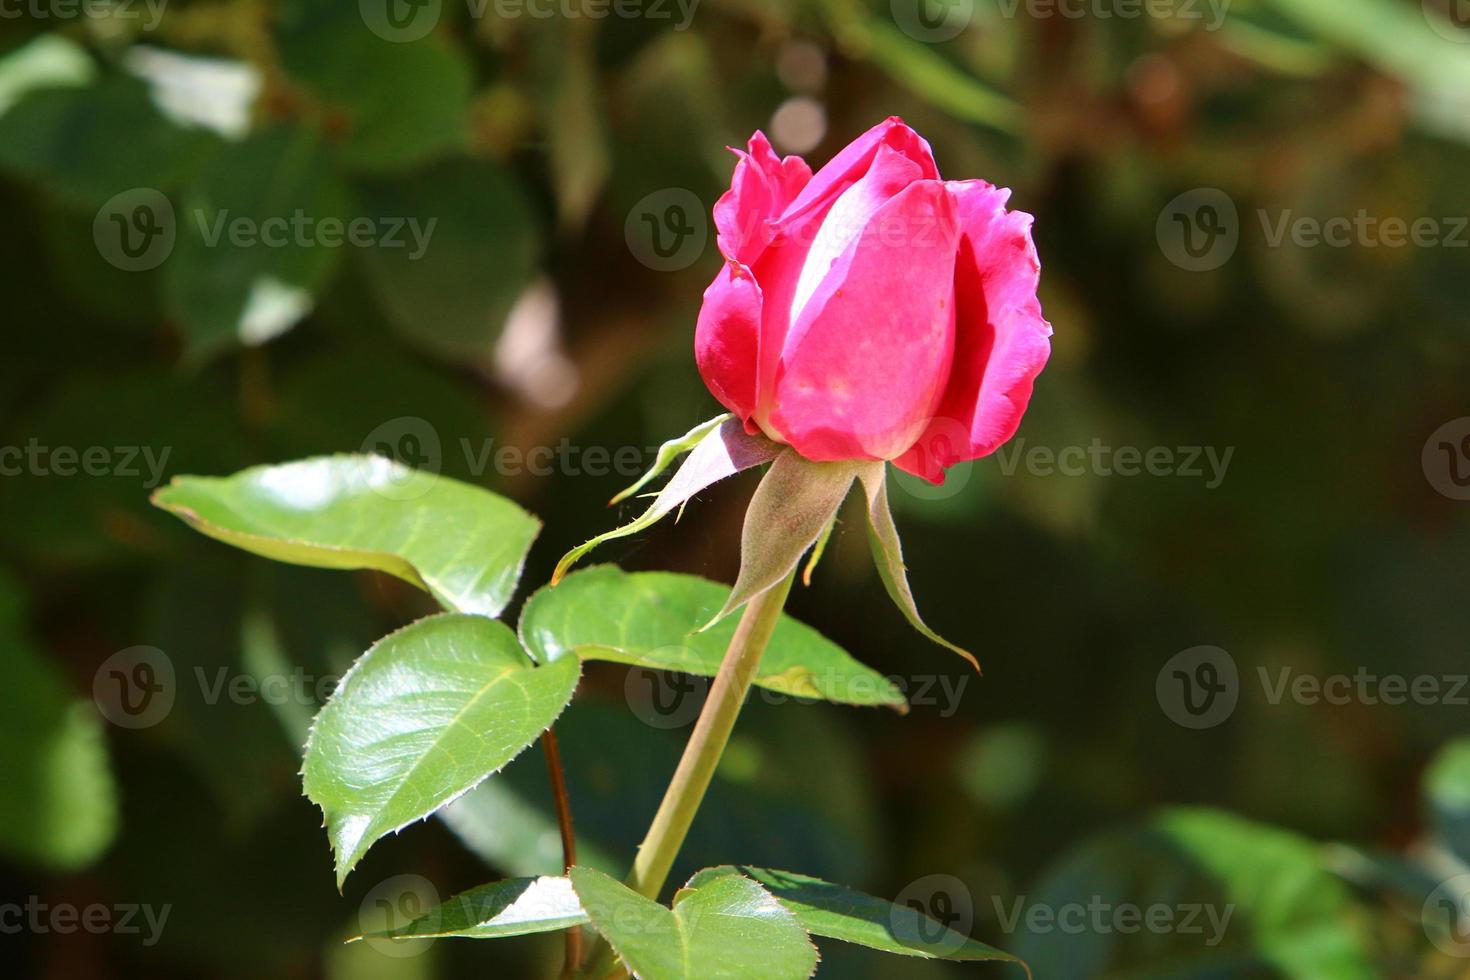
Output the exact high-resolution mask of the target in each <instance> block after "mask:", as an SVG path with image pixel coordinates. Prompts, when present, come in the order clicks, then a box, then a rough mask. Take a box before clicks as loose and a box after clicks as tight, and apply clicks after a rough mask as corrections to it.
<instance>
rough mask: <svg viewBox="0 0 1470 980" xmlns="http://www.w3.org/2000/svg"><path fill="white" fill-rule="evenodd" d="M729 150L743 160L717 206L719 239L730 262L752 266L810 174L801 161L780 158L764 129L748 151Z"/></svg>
mask: <svg viewBox="0 0 1470 980" xmlns="http://www.w3.org/2000/svg"><path fill="white" fill-rule="evenodd" d="M731 151H732V152H733V153H734V154H735V155H736V156H738V157H739V158H740V160H739V162H738V163H736V164H735V172H734V174H733V175H731V177H730V189H729V190H728V191H726V192H725V193H724V194H722V195H721V196H720V199H719V200H718V201H716V202H715V208H714V211H715V228H716V229H718V232H719V234H718V236H717V239H716V241H717V244H718V245H719V248H720V252H721V254H723V255H724V256H725V257H726V258H728V259H733V260H735V261H736V262H742V263H744V264H746V265H750V264H751V263H752V262H754V261H755V259H757V258H759V256H760V253H761V252H762V251H763V250H764V249H765V247H766V245H767V244H769V242H770V239H771V237H772V235H773V233H772V232H771V230H770V224H771V222H773V221H774V220H775V219H776V218H777V217H779V216H780V214H781V212H782V211H783V210H785V208H786V207H787V205H789V204H790V203H791V201H792V199H793V198H795V197H796V195H797V193H798V192H799V191H800V190H801V189H802V188H803V187H804V186H806V183H807V181H809V180H811V177H812V171H811V168H810V167H808V166H807V164H806V161H805V160H803V159H802V158H801V157H798V156H789V157H786V158H785V159H784V160H781V159H778V158H777V157H776V152H775V151H774V150H772V149H771V144H770V141H769V140H767V139H766V134H765V133H762V132H761V131H760V130H756V132H755V135H753V136H751V138H750V142H749V143H748V144H747V149H746V150H745V151H744V152H742V151H740V150H736V149H734V148H733V147H732V148H731Z"/></svg>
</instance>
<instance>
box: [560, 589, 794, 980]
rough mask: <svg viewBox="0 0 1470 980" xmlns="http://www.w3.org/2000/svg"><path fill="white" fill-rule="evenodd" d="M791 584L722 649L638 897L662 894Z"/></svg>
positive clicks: (650, 847) (644, 852)
mask: <svg viewBox="0 0 1470 980" xmlns="http://www.w3.org/2000/svg"><path fill="white" fill-rule="evenodd" d="M795 579H796V569H795V568H793V569H792V570H791V573H790V574H789V575H787V576H786V577H785V578H784V579H782V580H781V581H780V582H778V583H776V584H775V585H773V586H771V587H770V588H769V589H767V590H766V591H765V592H762V593H761V594H760V595H758V596H756V597H755V598H754V599H752V600H750V602H749V603H748V604H747V605H746V607H745V612H744V613H742V614H741V616H740V625H739V626H737V627H736V628H735V635H734V636H732V637H731V638H730V645H729V646H728V647H727V648H726V649H725V659H724V660H722V661H721V662H720V670H719V673H717V674H716V675H715V682H714V684H713V685H711V686H710V690H709V695H708V697H706V698H705V701H704V708H703V709H702V710H701V711H700V713H699V720H698V721H697V722H695V723H694V732H693V734H691V735H690V736H689V744H688V745H686V746H685V747H684V755H683V757H682V758H681V759H680V760H679V768H677V769H675V770H674V778H673V779H672V780H671V781H670V782H669V788H668V789H667V790H665V791H664V799H663V802H662V803H660V804H659V807H658V812H657V813H655V814H654V816H653V823H651V824H649V826H648V833H647V834H645V835H644V837H643V843H642V844H640V845H638V857H637V859H636V860H635V861H634V862H633V870H632V872H630V873H629V875H628V878H627V880H626V882H625V884H627V886H628V887H629V888H631V889H633V890H634V891H636V892H638V893H639V894H640V895H643V896H645V897H647V898H651V899H654V900H657V899H658V894H659V892H660V891H662V890H663V886H664V882H665V880H667V879H668V876H669V870H670V869H671V868H672V867H673V866H674V859H675V858H676V857H677V856H678V854H679V849H680V848H681V847H682V846H683V845H684V838H685V837H686V836H687V835H688V833H689V826H690V825H691V824H692V823H693V822H694V815H695V813H697V812H698V811H699V804H700V803H701V802H702V801H703V800H704V794H705V791H706V790H708V789H709V784H710V780H711V779H713V778H714V775H715V769H716V768H717V767H718V766H719V764H720V756H722V755H723V754H724V752H725V744H726V743H727V742H729V741H730V732H731V731H733V730H734V728H735V720H736V719H737V718H739V717H740V709H741V707H742V706H743V705H744V704H745V695H746V693H747V692H748V691H749V690H750V684H751V681H752V680H754V679H755V672H756V668H757V667H759V666H760V661H761V654H763V653H765V651H766V644H767V643H769V642H770V639H771V633H773V632H774V631H775V629H776V623H777V621H779V620H780V618H781V608H782V606H784V605H785V604H786V596H787V595H788V594H789V593H790V592H791V584H792V582H793V581H795ZM597 947H598V948H597V949H595V950H592V951H590V953H589V955H588V956H587V958H586V961H585V962H588V963H591V964H592V965H593V966H592V970H591V975H592V976H604V975H606V973H607V970H608V968H609V967H610V965H611V964H610V962H609V958H608V955H607V954H608V952H609V951H608V950H607V949H606V948H604V943H603V942H601V941H599V942H598V943H597Z"/></svg>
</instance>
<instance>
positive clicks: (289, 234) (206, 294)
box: [164, 125, 348, 358]
mask: <svg viewBox="0 0 1470 980" xmlns="http://www.w3.org/2000/svg"><path fill="white" fill-rule="evenodd" d="M347 211H348V205H347V192H346V188H345V187H344V186H343V185H342V183H341V181H340V180H339V179H338V178H337V176H336V174H335V172H334V171H333V169H332V167H331V164H330V162H329V161H328V159H327V157H326V155H325V153H324V150H323V147H322V145H321V142H320V139H319V136H318V134H317V133H316V132H315V131H313V130H311V129H308V128H305V127H294V126H285V125H282V126H276V127H273V128H271V129H267V130H264V131H262V132H260V133H258V134H256V135H254V136H251V137H250V138H248V139H246V140H244V141H243V142H240V143H232V144H229V145H228V147H227V148H226V149H225V150H223V151H221V152H220V153H219V154H218V155H217V156H216V157H215V158H214V159H213V160H211V161H210V164H209V166H208V167H207V168H206V169H205V171H204V172H203V173H202V174H200V176H199V179H198V180H196V181H195V182H194V183H192V184H191V185H190V186H189V188H188V190H187V192H186V193H185V194H184V196H183V202H182V209H181V210H180V212H179V214H178V219H177V220H178V225H179V227H178V244H177V247H176V248H175V250H174V253H173V254H172V255H171V256H169V257H168V259H167V260H166V261H165V264H164V290H165V295H166V297H167V302H168V306H169V307H170V308H171V309H172V310H173V311H174V312H175V313H176V314H177V315H178V317H179V319H180V320H181V321H182V323H183V327H184V332H185V335H186V336H187V338H188V340H189V344H190V350H191V353H192V355H193V356H194V357H196V358H202V357H207V356H208V355H210V354H213V353H217V352H218V351H220V350H222V349H225V348H228V347H230V346H232V345H234V344H236V343H246V344H261V343H264V342H265V341H267V340H269V339H271V338H272V337H274V336H276V335H278V334H280V333H282V332H284V331H286V330H289V329H290V328H291V327H293V326H294V325H295V324H296V323H297V322H298V321H299V320H300V319H301V318H302V317H304V316H305V315H306V314H307V313H309V312H310V311H311V308H312V305H313V303H314V302H315V300H314V293H315V291H316V290H317V289H318V288H320V287H321V286H322V285H323V284H324V283H325V281H326V279H327V277H328V276H329V275H330V274H331V273H332V271H333V269H334V268H335V267H336V265H337V263H338V262H339V261H340V260H341V253H342V249H343V248H345V247H348V246H347V245H346V244H344V243H345V241H346V238H345V232H344V228H345V224H344V222H345V220H346V218H347V217H348V215H347Z"/></svg>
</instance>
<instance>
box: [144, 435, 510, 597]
mask: <svg viewBox="0 0 1470 980" xmlns="http://www.w3.org/2000/svg"><path fill="white" fill-rule="evenodd" d="M153 501H154V503H155V504H157V505H158V506H159V507H162V508H164V509H165V510H168V511H170V512H171V513H173V514H175V515H177V516H178V517H180V518H182V519H183V520H185V521H187V522H189V524H190V525H192V526H193V527H194V528H196V529H197V530H199V531H200V532H202V533H204V534H207V535H209V536H210V537H212V538H217V539H218V540H220V541H223V542H225V543H226V544H232V545H234V546H235V547H237V548H243V549H245V550H246V551H250V552H254V553H255V554H258V555H263V556H265V557H267V558H274V559H276V560H277V561H287V562H293V563H295V564H298V565H313V566H316V567H319V568H371V569H375V570H377V571H380V572H387V573H388V574H390V575H396V576H397V577H399V578H401V579H403V580H404V581H406V582H410V583H412V584H414V585H416V586H419V587H420V588H422V589H424V590H425V591H427V592H429V593H431V594H432V595H433V596H434V598H435V599H437V600H438V601H439V602H440V603H441V604H442V605H443V606H444V607H445V608H446V609H453V610H459V611H461V612H473V613H480V614H481V615H485V616H496V615H498V614H499V613H500V611H501V610H502V609H504V608H505V604H506V603H507V602H508V601H509V600H510V596H511V593H512V592H514V590H515V584H516V580H517V579H518V578H519V577H520V572H521V563H522V562H523V561H524V560H525V556H526V551H527V550H528V549H529V548H530V546H531V539H532V538H534V537H535V536H536V532H537V530H538V528H539V524H538V522H537V521H536V519H535V518H533V517H531V516H530V515H529V514H527V513H526V512H525V511H523V510H521V509H520V508H519V507H517V506H516V505H515V504H513V503H511V502H510V501H509V500H506V499H505V498H503V497H499V496H496V495H495V494H493V493H490V492H489V491H487V490H481V489H480V488H478V487H472V486H470V485H468V484H465V483H460V482H458V481H456V480H450V479H448V478H446V477H441V476H438V475H437V474H434V473H430V472H426V471H423V470H412V469H409V468H408V467H405V466H402V465H400V464H398V463H395V462H393V461H391V460H388V459H385V458H383V457H381V456H347V455H342V456H322V457H317V458H315V459H308V460H302V461H299V462H295V463H286V464H284V465H281V466H257V467H253V468H251V469H248V470H243V471H241V472H240V473H237V474H235V475H234V476H229V477H198V476H185V477H176V478H175V479H174V481H173V482H172V483H170V484H169V485H168V486H166V487H164V488H163V489H162V490H159V491H158V492H157V493H156V494H154V497H153Z"/></svg>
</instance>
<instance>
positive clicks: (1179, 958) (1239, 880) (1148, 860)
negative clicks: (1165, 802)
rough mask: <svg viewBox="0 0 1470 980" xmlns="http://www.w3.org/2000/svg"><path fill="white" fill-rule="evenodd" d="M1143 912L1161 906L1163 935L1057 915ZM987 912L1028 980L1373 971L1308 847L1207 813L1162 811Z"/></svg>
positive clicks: (1364, 978)
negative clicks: (1026, 968)
mask: <svg viewBox="0 0 1470 980" xmlns="http://www.w3.org/2000/svg"><path fill="white" fill-rule="evenodd" d="M1028 900H1029V901H1028ZM1153 906H1163V908H1164V910H1165V913H1166V914H1167V915H1168V916H1169V919H1168V923H1169V926H1168V927H1167V928H1165V927H1162V926H1159V925H1157V924H1156V925H1155V926H1154V927H1150V928H1139V929H1137V930H1136V931H1131V932H1126V933H1125V932H1123V931H1121V930H1120V929H1118V928H1116V927H1115V926H1116V923H1120V922H1123V921H1124V920H1122V919H1116V918H1112V917H1104V918H1103V919H1102V923H1103V926H1104V928H1086V929H1082V930H1080V931H1079V930H1077V929H1076V928H1069V929H1063V928H1062V923H1063V922H1064V921H1066V919H1067V917H1068V916H1070V917H1071V919H1072V920H1073V921H1075V920H1076V914H1077V913H1075V912H1071V911H1069V910H1071V909H1076V908H1080V909H1082V910H1083V914H1084V915H1088V916H1091V915H1093V914H1094V913H1091V912H1088V911H1087V910H1088V909H1089V908H1093V909H1096V908H1102V909H1103V912H1102V913H1098V914H1102V915H1104V916H1108V915H1109V913H1117V911H1118V910H1119V909H1121V908H1124V907H1131V908H1135V909H1138V910H1140V911H1148V910H1150V909H1151V907H1153ZM1033 908H1040V909H1041V911H1042V912H1043V913H1044V916H1042V917H1039V918H1038V919H1037V920H1036V921H1038V922H1042V923H1043V926H1041V927H1031V926H1028V922H1030V921H1031V920H1030V919H1028V916H1029V915H1030V914H1031V909H1033ZM997 910H998V911H999V912H1001V913H1003V919H1002V923H1001V924H1002V928H1003V929H1006V930H1007V931H1013V932H1014V933H1015V938H1014V940H1013V942H1012V943H1011V945H1012V948H1013V949H1014V950H1015V952H1016V954H1017V955H1018V956H1020V957H1022V958H1023V959H1025V960H1026V961H1027V962H1028V963H1029V964H1031V967H1032V969H1034V970H1035V971H1036V975H1037V976H1039V977H1053V976H1111V975H1124V974H1127V975H1132V976H1145V975H1146V976H1168V977H1170V978H1176V980H1206V978H1212V977H1219V976H1221V975H1222V970H1224V971H1226V972H1227V973H1228V974H1229V975H1231V976H1254V975H1262V976H1265V975H1271V976H1276V975H1280V976H1289V977H1293V978H1301V980H1359V978H1361V980H1369V978H1371V977H1377V976H1381V975H1382V973H1381V971H1380V970H1379V968H1378V966H1376V965H1375V964H1374V963H1373V960H1372V957H1371V953H1370V949H1369V941H1368V937H1367V935H1366V934H1365V931H1364V930H1363V928H1362V923H1361V922H1360V921H1359V917H1358V916H1359V913H1358V911H1357V909H1356V908H1355V907H1354V904H1353V901H1352V898H1351V895H1350V894H1349V892H1348V890H1347V888H1346V886H1345V885H1344V884H1343V883H1342V882H1341V881H1340V880H1338V879H1337V878H1336V877H1335V876H1334V875H1333V874H1332V873H1331V872H1330V871H1329V870H1328V869H1327V868H1326V867H1325V866H1324V862H1323V856H1322V853H1321V851H1320V849H1319V848H1318V847H1317V846H1316V845H1314V844H1313V843H1311V842H1310V841H1307V840H1304V839H1302V838H1300V837H1297V836H1295V835H1293V834H1290V833H1287V832H1285V831H1281V830H1277V829H1274V828H1271V827H1266V826H1263V825H1261V824H1256V823H1251V822H1249V821H1246V820H1243V819H1241V818H1239V817H1236V816H1233V815H1230V814H1227V813H1222V812H1219V811H1214V810H1205V809H1179V810H1168V811H1165V812H1163V813H1162V814H1160V815H1158V816H1157V817H1155V818H1153V819H1150V820H1148V821H1145V822H1144V823H1142V824H1141V825H1139V826H1136V827H1133V828H1129V829H1127V830H1124V831H1120V832H1115V833H1111V834H1105V835H1101V836H1099V837H1096V838H1094V839H1093V840H1092V841H1090V842H1089V843H1086V844H1084V845H1082V846H1081V847H1079V848H1078V849H1077V850H1075V851H1074V852H1073V853H1071V854H1070V855H1068V856H1067V857H1065V858H1063V859H1062V861H1061V862H1060V863H1059V864H1058V865H1057V866H1056V867H1054V868H1053V869H1052V870H1051V871H1050V872H1049V873H1048V874H1047V875H1046V876H1045V877H1044V878H1043V879H1042V880H1041V881H1040V882H1039V883H1038V884H1037V885H1036V886H1035V887H1033V888H1032V889H1030V890H1029V894H1028V895H1026V896H1024V897H1022V898H1017V899H1012V900H1010V901H1009V902H1003V903H1002V904H1001V905H1000V906H998V909H997ZM1007 919H1009V922H1007V921H1006V920H1007ZM1186 920H1187V921H1186ZM1048 921H1049V922H1050V923H1051V924H1050V926H1049V927H1047V926H1045V925H1044V923H1046V922H1048Z"/></svg>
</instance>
